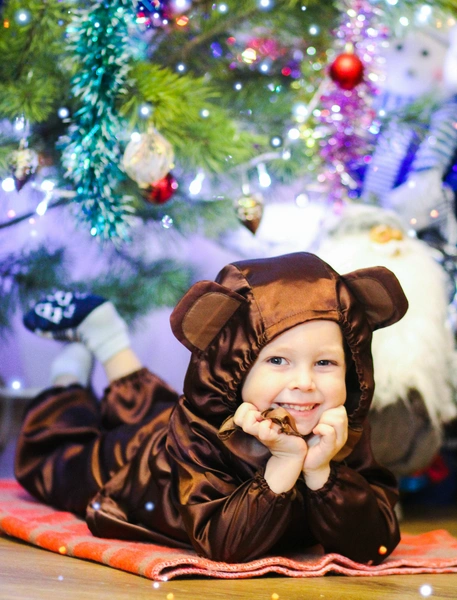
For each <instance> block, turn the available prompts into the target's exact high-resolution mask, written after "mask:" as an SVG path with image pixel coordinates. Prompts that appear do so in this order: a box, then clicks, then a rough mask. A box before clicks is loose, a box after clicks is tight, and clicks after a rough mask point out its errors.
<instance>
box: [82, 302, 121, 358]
mask: <svg viewBox="0 0 457 600" xmlns="http://www.w3.org/2000/svg"><path fill="white" fill-rule="evenodd" d="M77 331H78V334H79V335H80V337H81V340H82V341H83V342H84V343H85V344H86V346H87V347H88V348H89V350H91V351H92V352H93V353H94V354H95V357H96V358H97V359H98V360H99V361H100V362H101V363H105V362H106V361H107V360H108V359H110V358H111V357H112V356H114V355H115V354H117V353H118V352H119V351H120V350H124V349H125V348H128V347H130V338H129V334H128V329H127V325H126V323H125V321H124V319H123V318H122V317H120V316H119V314H118V312H117V310H116V309H115V308H114V305H113V304H112V303H111V302H104V303H103V304H100V306H97V308H95V309H94V310H93V311H92V312H91V313H89V314H88V315H87V317H86V318H85V319H84V321H83V322H82V323H81V324H80V325H79V326H78V328H77Z"/></svg>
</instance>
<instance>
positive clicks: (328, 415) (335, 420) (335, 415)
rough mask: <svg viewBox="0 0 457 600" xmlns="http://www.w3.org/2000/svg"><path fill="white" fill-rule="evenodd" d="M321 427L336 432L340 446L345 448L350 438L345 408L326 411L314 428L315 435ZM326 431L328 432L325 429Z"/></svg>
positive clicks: (340, 407)
mask: <svg viewBox="0 0 457 600" xmlns="http://www.w3.org/2000/svg"><path fill="white" fill-rule="evenodd" d="M321 425H323V426H326V427H331V428H332V429H333V430H334V431H335V434H336V442H337V444H338V446H339V447H343V446H344V444H345V443H346V440H347V437H348V418H347V413H346V409H345V408H344V406H339V407H337V408H332V409H330V410H327V411H325V412H324V413H323V414H322V416H321V418H320V421H319V423H318V424H317V425H316V427H315V428H314V430H313V433H317V431H318V429H317V428H318V427H319V426H321ZM324 431H327V430H326V429H325V430H324ZM320 435H323V434H320Z"/></svg>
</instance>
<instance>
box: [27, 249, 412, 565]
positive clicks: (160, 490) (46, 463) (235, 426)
mask: <svg viewBox="0 0 457 600" xmlns="http://www.w3.org/2000/svg"><path fill="white" fill-rule="evenodd" d="M406 309H407V300H406V297H405V295H404V293H403V291H402V289H401V286H400V284H399V283H398V280H397V279H396V277H395V275H393V273H391V272H390V271H389V270H388V269H385V268H384V267H373V268H368V269H362V270H359V271H355V272H352V273H349V274H346V275H342V276H340V275H338V273H336V272H335V271H334V270H333V269H332V268H331V267H329V266H328V265H327V264H326V263H325V262H323V261H322V260H321V259H319V258H318V257H316V256H314V255H312V254H308V253H294V254H289V255H284V256H280V257H275V258H267V259H257V260H245V261H240V262H236V263H234V264H230V265H228V266H226V267H225V268H224V269H223V270H222V271H221V272H220V273H219V275H218V277H217V279H216V281H215V282H212V281H201V282H198V283H196V284H195V285H194V286H192V287H191V289H190V290H189V291H188V292H187V294H186V295H185V296H184V297H183V299H182V300H181V301H180V302H179V303H178V305H177V307H176V308H175V310H174V312H173V314H172V316H171V326H172V329H173V332H174V334H175V335H176V337H177V338H178V339H179V340H180V341H181V342H182V343H183V344H184V345H185V346H186V347H187V348H189V349H190V350H191V352H192V356H191V360H190V365H189V368H188V371H187V375H186V378H185V382H184V393H183V395H182V396H181V397H178V395H177V394H176V393H175V392H174V391H173V390H171V389H170V388H169V387H168V386H167V385H166V384H165V383H164V382H163V381H162V380H161V379H159V378H158V377H157V376H155V375H153V374H152V373H150V372H149V371H148V370H147V369H146V368H142V366H141V364H140V363H139V361H138V359H137V358H136V356H135V354H134V353H133V351H132V350H131V348H130V347H129V340H128V335H127V332H126V328H125V324H124V322H123V320H122V319H121V318H120V317H119V315H118V314H117V312H116V310H115V309H114V307H113V305H112V304H111V303H109V302H106V301H104V300H103V299H101V298H97V297H94V296H86V297H84V296H82V297H81V296H79V297H78V296H75V295H73V294H71V293H58V294H56V295H54V296H50V297H48V298H46V299H45V300H43V301H42V302H40V303H38V304H37V305H36V306H35V308H34V309H32V310H31V311H30V312H29V313H28V314H27V315H26V317H25V324H26V326H27V327H28V328H29V329H32V330H34V331H36V332H37V333H41V334H44V335H48V336H51V337H54V338H60V339H62V338H64V337H65V338H67V339H69V338H73V339H74V338H75V337H76V338H79V339H80V340H82V342H83V344H80V343H78V344H76V345H75V344H74V343H73V344H69V345H67V347H66V349H64V353H66V356H65V357H64V358H65V359H64V360H60V361H59V363H58V365H57V367H53V377H54V387H52V388H50V389H48V390H46V391H45V392H43V393H42V394H40V396H38V397H37V398H36V399H35V400H34V401H33V402H32V404H31V406H30V407H29V409H28V412H27V414H26V417H25V421H24V424H23V427H22V431H21V434H20V438H19V440H18V446H17V455H16V465H15V469H16V476H17V478H18V480H19V482H20V483H21V484H22V485H23V486H24V487H25V488H26V489H27V490H28V491H30V492H31V493H32V494H34V495H35V496H36V497H37V498H39V499H41V500H42V501H44V502H47V503H49V504H52V505H54V506H56V507H58V508H61V509H63V510H70V511H73V512H75V513H77V514H80V515H83V516H85V518H86V520H87V523H88V525H89V527H90V529H91V531H92V532H93V533H94V535H97V536H101V537H113V538H121V539H133V540H142V541H151V542H155V543H159V544H165V545H169V546H173V547H181V548H189V547H193V548H194V549H195V550H196V551H197V552H198V553H199V554H200V555H203V556H206V557H209V558H210V559H213V560H219V561H226V562H241V561H249V560H252V559H256V558H258V557H261V556H263V555H265V554H272V553H276V554H278V553H282V552H291V551H303V550H305V549H306V548H309V547H311V546H315V545H316V544H319V545H320V546H321V547H322V549H323V551H325V552H337V553H340V554H342V555H345V556H348V557H350V558H351V559H353V560H355V561H359V562H369V563H371V562H372V563H380V562H381V561H382V560H383V559H384V558H385V557H386V556H388V555H389V554H390V553H391V552H392V551H393V550H394V548H395V547H396V545H397V544H398V542H399V529H398V523H397V519H396V516H395V512H394V505H395V503H396V501H397V490H396V482H395V478H394V477H393V475H392V474H391V473H390V472H389V471H388V470H386V469H385V468H383V467H381V466H380V465H379V464H378V463H376V461H375V460H374V458H373V455H372V451H371V445H370V428H369V425H368V423H367V413H368V410H369V407H370V403H371V400H372V397H373V386H374V383H373V365H372V358H371V339H372V332H373V330H375V329H378V328H382V327H386V326H388V325H390V324H392V323H395V322H396V321H398V320H399V319H401V317H402V316H403V315H404V313H405V311H406ZM87 348H88V349H90V350H91V351H92V352H94V354H95V356H96V358H98V359H99V360H100V361H101V362H102V363H103V365H104V367H105V370H106V373H107V376H108V379H109V381H110V385H109V387H108V388H107V389H106V391H105V394H104V396H103V398H102V400H101V403H99V402H98V401H97V399H96V398H94V396H93V394H92V393H91V392H90V391H89V389H88V388H87V387H86V384H87V373H88V368H89V366H90V360H89V361H87V362H86V367H85V368H82V365H83V363H84V360H85V359H84V356H86V355H87V353H88V350H87ZM84 353H86V354H84Z"/></svg>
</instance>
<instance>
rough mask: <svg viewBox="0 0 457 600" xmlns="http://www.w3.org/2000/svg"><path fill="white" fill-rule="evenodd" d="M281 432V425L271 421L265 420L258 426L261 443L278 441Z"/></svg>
mask: <svg viewBox="0 0 457 600" xmlns="http://www.w3.org/2000/svg"><path fill="white" fill-rule="evenodd" d="M279 431H280V427H279V425H277V424H276V423H273V421H272V420H271V419H264V420H263V421H261V422H260V423H258V426H257V437H258V439H259V440H260V441H261V442H271V441H272V440H275V439H277V437H278V435H280V434H279Z"/></svg>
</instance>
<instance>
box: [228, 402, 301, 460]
mask: <svg viewBox="0 0 457 600" xmlns="http://www.w3.org/2000/svg"><path fill="white" fill-rule="evenodd" d="M234 421H235V423H236V424H237V425H238V426H239V427H241V429H242V430H243V431H244V432H245V433H248V434H249V435H253V436H254V437H256V438H257V439H258V440H259V442H261V443H262V444H263V445H264V446H266V447H267V448H268V449H269V450H270V452H271V454H272V455H273V456H276V457H278V458H288V457H293V458H294V459H295V460H296V459H297V457H298V456H300V457H301V459H302V461H303V460H304V458H305V455H306V451H307V445H306V442H305V441H304V440H303V439H302V438H300V437H298V436H295V435H287V434H285V433H281V427H280V426H279V425H278V424H277V423H274V422H273V421H272V420H271V419H268V418H265V417H263V416H262V414H261V413H260V411H259V410H258V409H257V408H256V407H255V406H254V405H253V404H250V403H249V402H243V403H242V404H241V405H240V406H239V407H238V409H237V411H236V413H235V415H234Z"/></svg>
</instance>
